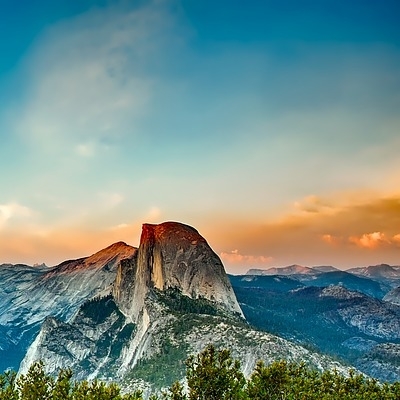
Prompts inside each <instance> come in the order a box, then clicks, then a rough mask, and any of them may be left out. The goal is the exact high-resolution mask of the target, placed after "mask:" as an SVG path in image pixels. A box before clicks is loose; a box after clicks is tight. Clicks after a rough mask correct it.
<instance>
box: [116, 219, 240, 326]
mask: <svg viewBox="0 0 400 400" xmlns="http://www.w3.org/2000/svg"><path fill="white" fill-rule="evenodd" d="M121 267H123V266H121ZM127 274H130V275H131V276H130V283H131V287H129V288H128V287H127V286H126V279H123V280H120V282H118V279H117V281H116V284H115V288H114V297H115V298H116V300H117V302H118V303H119V305H120V308H121V309H122V310H123V312H125V313H126V315H128V316H130V317H131V318H132V320H133V321H134V322H136V320H137V318H138V316H139V315H140V313H141V312H142V310H143V307H144V302H145V297H146V294H147V292H148V290H149V289H150V288H156V289H158V290H161V291H163V290H166V289H168V288H177V289H178V290H180V291H181V292H182V293H183V294H184V295H186V296H189V297H191V298H193V299H197V298H205V299H207V300H210V301H213V302H214V303H216V304H217V305H218V306H219V307H220V308H222V309H225V310H226V311H228V312H231V313H234V314H239V315H242V311H241V309H240V307H239V304H238V303H237V300H236V297H235V294H234V292H233V289H232V286H231V284H230V282H229V280H228V277H227V275H226V273H225V270H224V267H223V265H222V262H221V260H220V259H219V257H218V256H217V255H216V254H215V253H214V251H213V250H212V249H211V247H210V246H209V245H208V243H207V241H206V240H205V239H204V238H203V237H202V236H201V235H200V234H199V233H198V232H197V230H196V229H194V228H192V227H190V226H188V225H184V224H181V223H178V222H164V223H162V224H159V225H154V224H144V225H143V229H142V235H141V239H140V246H139V249H138V252H137V257H136V258H135V259H132V264H131V265H130V266H129V267H128V268H127V270H126V271H124V272H123V271H121V272H119V273H118V275H121V276H122V275H127ZM121 284H124V285H125V287H124V288H123V289H121Z"/></svg>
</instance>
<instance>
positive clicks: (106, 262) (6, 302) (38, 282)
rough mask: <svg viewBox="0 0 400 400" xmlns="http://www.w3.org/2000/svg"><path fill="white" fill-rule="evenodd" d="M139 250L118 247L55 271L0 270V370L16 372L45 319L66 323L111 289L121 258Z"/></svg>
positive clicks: (6, 267)
mask: <svg viewBox="0 0 400 400" xmlns="http://www.w3.org/2000/svg"><path fill="white" fill-rule="evenodd" d="M135 252H136V249H135V248H133V247H131V246H128V245H126V244H125V243H122V242H120V243H115V244H113V245H111V246H109V247H107V248H106V249H104V250H101V251H99V252H98V253H95V254H93V255H92V256H90V257H85V258H81V259H79V260H71V261H65V262H63V263H62V264H60V265H57V266H55V267H52V268H47V267H30V266H26V265H8V264H5V265H4V264H3V265H1V266H0V333H1V334H2V335H1V336H2V339H1V341H0V369H1V370H4V369H6V368H14V369H16V368H18V366H19V363H20V361H21V359H22V357H23V356H24V354H25V352H26V349H27V347H28V346H29V345H30V344H31V343H32V340H33V338H34V337H35V336H36V334H37V333H38V331H39V329H40V325H41V324H42V322H43V321H44V320H45V318H46V317H47V316H50V315H52V316H55V317H58V318H60V319H61V320H62V321H67V320H68V319H69V318H70V317H71V316H72V315H73V313H75V312H76V310H77V309H78V308H79V307H80V305H81V304H82V303H83V302H84V301H86V300H87V299H90V298H92V297H94V296H99V295H106V294H107V293H110V291H111V285H112V284H113V282H114V280H115V276H116V273H117V267H118V265H119V264H120V262H121V260H123V259H124V258H126V257H131V256H132V255H133V254H135Z"/></svg>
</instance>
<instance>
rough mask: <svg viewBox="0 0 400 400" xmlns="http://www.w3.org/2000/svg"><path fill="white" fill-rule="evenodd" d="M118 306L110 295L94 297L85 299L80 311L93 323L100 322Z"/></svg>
mask: <svg viewBox="0 0 400 400" xmlns="http://www.w3.org/2000/svg"><path fill="white" fill-rule="evenodd" d="M117 309H118V308H117V306H116V304H115V303H114V300H113V297H112V295H111V294H110V295H108V296H105V297H102V298H100V297H95V298H93V299H90V300H88V301H86V302H85V303H84V304H82V306H81V313H82V314H83V315H84V316H85V317H89V318H90V319H91V320H92V321H93V322H94V323H95V324H101V323H102V322H104V321H105V320H106V318H107V317H109V316H110V315H111V314H112V312H113V311H116V310H117Z"/></svg>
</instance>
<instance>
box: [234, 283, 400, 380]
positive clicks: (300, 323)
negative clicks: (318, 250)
mask: <svg viewBox="0 0 400 400" xmlns="http://www.w3.org/2000/svg"><path fill="white" fill-rule="evenodd" d="M249 278H250V277H249V276H248V275H244V276H242V277H240V276H236V277H231V281H232V285H233V287H234V290H235V293H236V296H237V298H238V301H239V302H240V305H241V307H242V309H243V312H244V314H245V316H246V318H247V319H248V321H249V322H250V323H252V324H253V325H254V326H256V327H258V328H260V329H268V330H270V331H272V332H274V333H276V334H277V335H279V336H282V337H285V338H288V339H291V340H294V341H297V342H299V343H303V344H307V345H310V346H313V347H317V348H318V349H319V350H320V351H322V352H325V353H328V354H331V355H334V356H339V357H341V358H342V359H344V360H346V361H347V362H348V363H350V364H352V365H354V366H356V367H357V368H359V369H360V370H362V371H363V372H365V373H367V374H370V375H371V376H373V377H375V378H378V379H383V380H385V379H391V380H400V375H399V370H398V368H397V361H396V357H392V356H389V352H390V351H391V350H393V349H394V348H395V347H393V346H397V345H398V344H399V343H400V334H399V332H400V306H397V305H394V304H390V303H388V302H384V301H381V300H379V299H376V298H372V297H370V296H368V295H366V294H363V293H361V292H357V291H350V290H348V289H346V288H345V287H343V286H340V285H331V286H328V287H312V286H306V285H305V284H304V282H302V283H301V282H299V281H297V280H295V279H292V278H291V277H283V276H270V277H268V276H256V277H253V279H249ZM383 345H385V346H388V348H389V350H387V351H386V352H385V353H383V352H382V351H381V350H380V347H379V346H383ZM381 364H382V365H381ZM378 365H381V367H379V368H378Z"/></svg>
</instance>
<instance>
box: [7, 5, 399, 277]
mask: <svg viewBox="0 0 400 400" xmlns="http://www.w3.org/2000/svg"><path fill="white" fill-rule="evenodd" d="M0 6H1V9H0V10H1V11H0V51H1V54H2V57H1V58H0V140H1V147H0V168H1V171H2V173H1V174H0V185H1V187H2V191H1V192H0V262H26V263H30V264H33V263H35V262H46V263H48V264H50V265H51V264H55V263H57V262H60V261H62V260H64V259H66V258H71V257H81V256H83V255H88V254H91V253H93V252H94V251H97V250H99V249H100V248H102V247H105V246H107V245H108V244H110V243H111V242H113V241H116V240H124V241H126V242H127V243H130V244H132V245H137V244H138V240H139V235H140V229H141V224H142V223H143V222H162V221H164V220H178V221H182V222H185V223H187V224H190V225H193V226H194V227H196V228H197V229H198V230H199V231H200V233H202V234H203V235H204V236H205V237H206V238H207V239H208V241H209V243H210V244H211V246H212V247H213V248H214V249H215V251H216V252H217V253H218V254H220V255H221V257H222V259H223V261H224V263H225V265H226V267H227V269H228V270H229V271H231V272H240V271H245V270H246V269H247V268H248V267H268V266H271V265H287V264H292V263H299V264H305V265H315V264H333V265H336V266H339V267H342V268H346V267H349V266H353V265H366V264H375V263H379V262H389V263H395V264H396V263H397V264H400V257H399V254H400V253H399V245H400V236H399V234H400V225H399V222H400V200H399V199H400V197H399V190H398V187H399V181H400V173H399V171H400V161H399V160H400V159H399V157H398V154H399V150H400V134H399V133H400V117H399V109H400V35H399V33H400V32H399V28H398V23H397V21H396V17H397V16H398V11H399V8H400V6H398V5H397V3H396V2H394V1H382V2H376V1H373V2H372V1H350V2H349V1H346V2H345V1H319V2H315V1H313V2H311V1H310V2H302V4H299V2H294V1H286V2H276V1H255V0H252V1H247V2H243V1H225V0H224V1H222V0H221V1H213V2H212V1H190V0H189V1H177V0H176V1H168V0H164V1H163V0H155V1H138V2H135V1H57V2H54V1H53V2H51V1H44V0H39V1H37V2H34V3H32V2H24V6H21V3H19V4H18V5H17V4H16V3H15V2H12V1H8V0H7V1H1V2H0Z"/></svg>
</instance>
